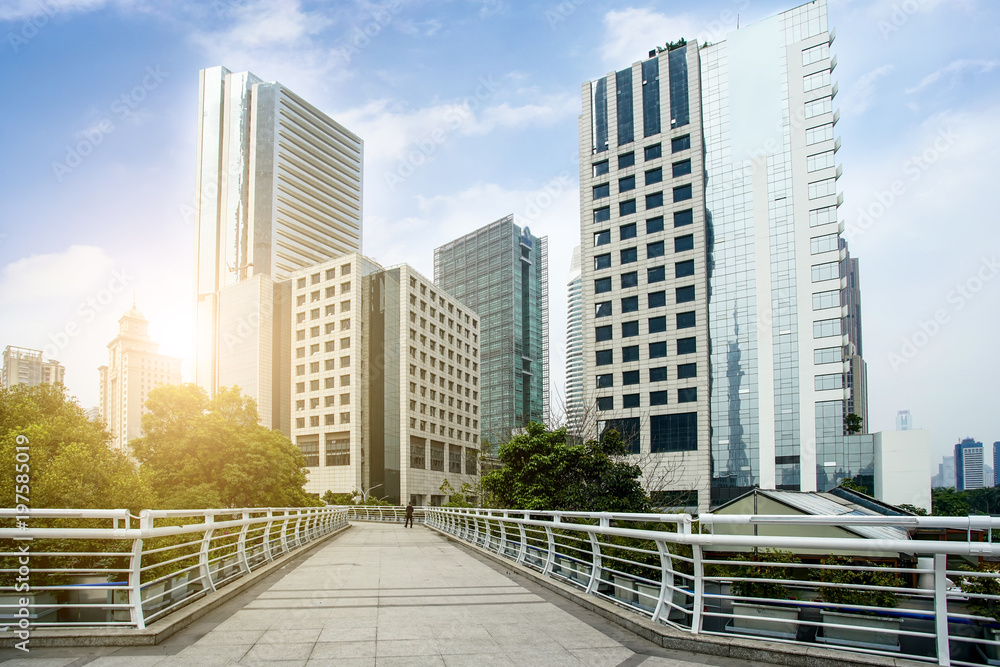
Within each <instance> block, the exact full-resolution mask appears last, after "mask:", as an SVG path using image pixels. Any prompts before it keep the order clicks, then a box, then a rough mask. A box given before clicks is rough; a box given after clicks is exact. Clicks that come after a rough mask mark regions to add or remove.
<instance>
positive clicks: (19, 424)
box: [0, 384, 153, 514]
mask: <svg viewBox="0 0 1000 667" xmlns="http://www.w3.org/2000/svg"><path fill="white" fill-rule="evenodd" d="M19 436H21V441H20V442H18V437H19ZM110 441H111V436H110V435H109V434H108V432H107V430H105V428H104V425H103V424H102V423H100V422H96V421H91V420H90V419H88V418H87V416H86V414H84V412H83V409H82V408H81V407H80V406H79V404H78V403H77V402H76V400H75V399H73V398H72V397H70V396H68V395H67V393H66V389H65V388H64V387H63V386H62V385H51V384H43V385H39V386H37V387H28V386H25V385H15V386H13V387H11V388H9V389H0V466H2V469H3V471H4V474H0V494H2V498H3V503H4V506H5V507H14V506H15V505H16V504H17V503H16V502H15V490H16V489H15V486H25V485H26V486H27V487H28V493H27V494H22V495H27V496H28V498H29V501H30V502H29V503H27V504H29V505H30V506H31V507H36V508H90V509H128V510H130V511H131V512H133V513H135V514H138V512H139V510H141V509H144V508H147V507H150V506H151V501H152V498H153V494H152V493H151V492H150V488H149V486H148V485H147V484H146V483H145V482H143V480H142V479H141V478H140V476H139V473H138V471H137V469H136V465H135V463H134V462H133V461H132V460H131V459H130V458H129V457H128V455H126V454H125V453H124V452H121V451H119V450H116V449H113V448H111V447H110ZM19 445H20V446H22V447H27V449H24V450H21V451H22V453H23V454H27V457H28V461H27V466H28V467H27V470H26V471H24V469H23V468H22V472H21V474H23V475H26V477H22V478H21V481H22V482H23V481H25V480H27V482H26V484H20V483H19V482H18V479H17V475H16V474H15V473H16V470H15V465H16V464H17V463H18V462H17V461H16V454H17V453H18V450H17V449H16V448H17V447H18V446H19ZM21 458H22V463H23V459H24V458H25V457H24V456H22V457H21Z"/></svg>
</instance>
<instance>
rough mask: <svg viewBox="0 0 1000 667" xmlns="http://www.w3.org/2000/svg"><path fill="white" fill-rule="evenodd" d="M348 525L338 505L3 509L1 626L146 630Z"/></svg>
mask: <svg viewBox="0 0 1000 667" xmlns="http://www.w3.org/2000/svg"><path fill="white" fill-rule="evenodd" d="M15 516H17V519H15ZM136 519H137V520H138V522H137V525H136ZM345 526H347V510H346V509H344V508H337V507H301V508H248V509H222V510H143V511H141V512H140V513H139V516H138V517H135V516H132V515H130V514H129V512H128V510H57V509H32V510H29V513H28V515H27V518H25V517H24V515H23V514H22V515H15V510H13V509H0V539H2V540H3V542H2V546H0V625H3V624H9V625H11V626H13V627H14V628H15V630H16V628H17V627H18V626H19V625H20V627H21V628H59V627H79V626H104V627H130V628H139V629H141V628H145V627H146V626H147V625H148V624H149V623H151V622H153V621H155V620H158V619H160V618H162V617H163V616H165V615H167V614H169V613H171V612H172V611H175V610H177V609H179V608H180V607H182V606H184V605H186V604H188V603H190V602H191V601H193V600H195V599H197V598H200V597H202V596H204V595H206V594H208V593H210V592H212V591H215V590H216V589H218V588H220V587H222V586H225V585H226V584H229V583H230V582H232V581H234V580H236V579H238V578H240V577H242V576H244V575H246V574H248V573H250V572H253V571H254V570H256V569H259V568H260V567H261V566H262V565H264V564H266V563H269V562H271V561H272V560H274V559H275V558H276V557H278V556H280V555H282V554H285V553H288V552H289V551H292V550H294V549H296V548H298V547H300V546H302V545H304V544H307V543H309V542H311V541H313V540H315V539H316V538H319V537H322V536H323V535H326V534H329V533H330V532H332V531H335V530H338V529H340V528H343V527H345ZM22 619H24V620H22Z"/></svg>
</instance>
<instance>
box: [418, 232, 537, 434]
mask: <svg viewBox="0 0 1000 667" xmlns="http://www.w3.org/2000/svg"><path fill="white" fill-rule="evenodd" d="M434 282H435V283H436V284H438V285H439V286H440V287H441V288H442V289H444V290H446V291H447V292H449V293H450V294H452V295H453V296H455V298H457V299H458V300H459V301H461V302H462V303H464V304H465V305H467V306H469V307H470V308H472V309H473V310H475V311H476V312H477V313H479V317H480V322H481V324H480V331H481V332H482V337H483V340H482V344H481V346H480V364H481V368H480V373H481V378H482V394H481V396H480V406H481V409H482V427H481V433H482V438H483V440H484V441H486V442H488V443H489V444H490V445H491V446H492V447H496V445H498V444H499V443H503V442H506V441H507V439H509V438H510V434H511V431H512V430H513V429H516V428H520V427H522V426H524V425H525V424H527V423H528V422H532V421H535V422H540V423H545V421H546V418H547V417H548V408H549V391H548V377H549V350H548V339H549V292H548V239H547V238H546V237H544V236H543V237H541V238H538V237H536V236H532V234H531V231H530V230H529V229H528V228H527V227H525V228H523V229H522V228H521V227H519V226H518V225H516V224H515V223H514V216H513V215H509V216H507V217H505V218H501V219H500V220H497V221H496V222H493V223H490V224H489V225H486V226H485V227H483V228H481V229H478V230H476V231H474V232H472V233H471V234H466V235H465V236H463V237H461V238H458V239H455V240H454V241H452V242H450V243H447V244H445V245H443V246H441V247H440V248H437V249H435V250H434Z"/></svg>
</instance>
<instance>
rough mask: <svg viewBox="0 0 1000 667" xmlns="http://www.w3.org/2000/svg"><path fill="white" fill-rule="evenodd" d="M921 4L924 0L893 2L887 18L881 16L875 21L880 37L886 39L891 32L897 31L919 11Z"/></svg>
mask: <svg viewBox="0 0 1000 667" xmlns="http://www.w3.org/2000/svg"><path fill="white" fill-rule="evenodd" d="M922 4H924V0H903V1H902V2H899V3H893V5H892V6H891V7H890V10H891V11H890V12H889V16H888V18H881V19H879V20H878V23H877V25H878V31H879V34H881V35H882V39H884V40H888V39H889V37H891V36H892V34H893V33H896V32H899V30H900V28H902V27H903V26H904V25H906V24H907V23H909V21H910V19H911V18H913V16H914V15H915V14H917V13H918V12H919V11H920V6H921V5H922Z"/></svg>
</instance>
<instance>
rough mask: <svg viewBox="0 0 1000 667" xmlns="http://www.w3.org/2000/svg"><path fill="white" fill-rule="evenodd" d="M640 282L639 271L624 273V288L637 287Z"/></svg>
mask: <svg viewBox="0 0 1000 667" xmlns="http://www.w3.org/2000/svg"><path fill="white" fill-rule="evenodd" d="M638 284H639V273H638V272H636V271H631V272H629V273H623V274H622V289H628V288H629V287H636V286H637V285H638Z"/></svg>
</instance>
